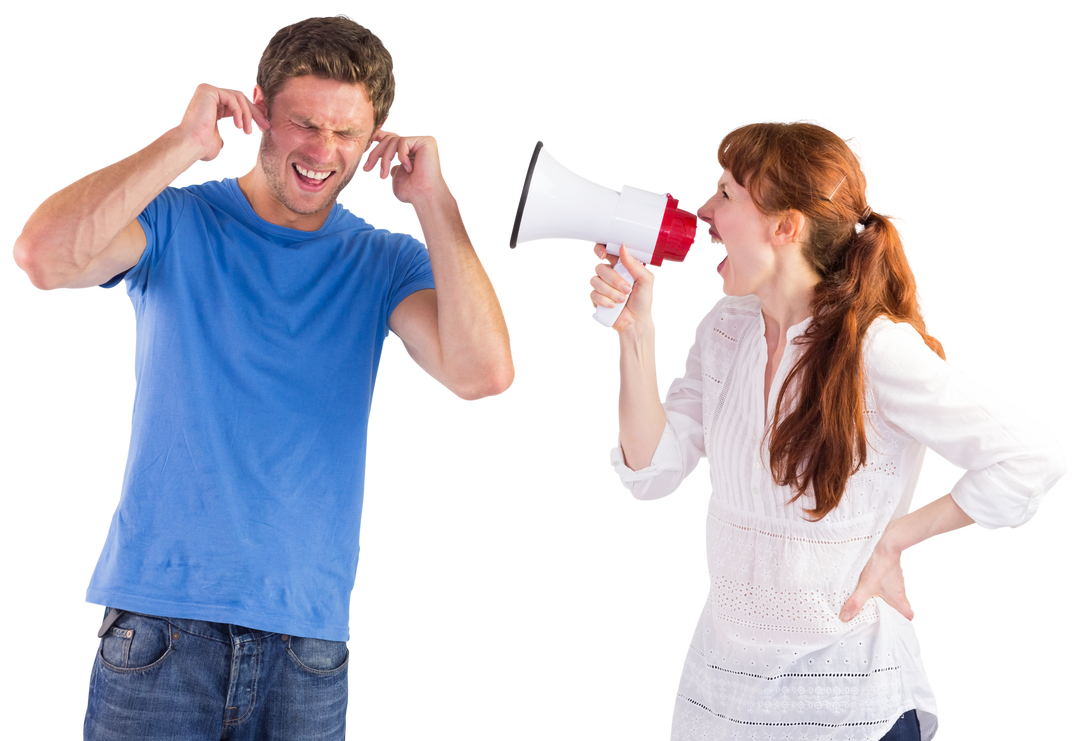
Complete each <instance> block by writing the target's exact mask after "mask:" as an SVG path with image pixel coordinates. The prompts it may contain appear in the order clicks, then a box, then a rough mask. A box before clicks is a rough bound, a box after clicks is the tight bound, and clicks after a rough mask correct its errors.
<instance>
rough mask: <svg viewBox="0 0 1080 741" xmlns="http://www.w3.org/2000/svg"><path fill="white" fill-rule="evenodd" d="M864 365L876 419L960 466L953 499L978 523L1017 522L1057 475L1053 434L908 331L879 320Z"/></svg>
mask: <svg viewBox="0 0 1080 741" xmlns="http://www.w3.org/2000/svg"><path fill="white" fill-rule="evenodd" d="M864 361H865V368H866V373H867V381H868V383H869V384H870V388H871V391H872V398H873V402H874V404H876V409H875V410H873V411H874V412H876V414H877V416H878V417H879V418H880V419H881V420H883V421H884V422H886V423H887V424H888V425H890V426H891V427H893V428H895V429H897V430H900V431H902V432H903V433H905V434H906V435H908V436H910V437H911V438H914V439H915V440H918V441H919V442H921V443H923V444H924V445H926V446H927V447H928V448H930V449H931V450H933V451H935V452H936V453H938V454H939V455H941V456H942V457H943V458H945V459H946V460H947V461H949V462H950V463H952V464H953V465H956V466H959V467H960V468H964V469H967V472H966V473H965V474H964V475H963V476H962V477H961V478H960V480H959V481H958V482H957V483H956V486H955V487H953V490H952V496H953V499H954V500H955V501H956V503H957V504H958V505H959V506H960V508H961V509H963V510H964V512H966V513H967V514H968V516H969V517H971V518H972V519H973V520H975V522H977V523H978V524H979V525H981V526H983V527H986V528H997V527H1003V526H1009V527H1016V526H1018V525H1022V524H1023V523H1025V522H1027V521H1028V520H1030V519H1031V517H1032V516H1033V515H1034V514H1035V510H1036V509H1037V508H1038V506H1039V502H1040V500H1041V499H1042V497H1043V495H1044V494H1045V493H1046V492H1047V491H1048V490H1049V489H1050V487H1051V486H1053V485H1054V483H1055V482H1056V481H1057V480H1058V479H1060V478H1061V477H1062V476H1063V475H1064V473H1065V462H1064V457H1063V455H1062V453H1061V449H1060V446H1059V445H1058V444H1057V442H1056V440H1054V438H1053V436H1052V435H1050V434H1049V433H1048V432H1047V431H1046V430H1045V429H1043V428H1042V427H1041V426H1040V425H1038V424H1037V423H1036V422H1034V421H1033V420H1031V419H1030V418H1028V417H1027V416H1026V415H1024V414H1022V413H1020V412H1019V411H1017V410H1015V409H1012V408H1011V407H1010V406H1009V405H1007V404H1005V403H1003V402H1002V401H1000V400H999V399H996V398H994V396H993V395H992V394H990V393H989V392H987V391H986V389H984V388H982V387H981V386H979V385H978V384H976V383H975V382H973V381H971V380H970V379H968V378H967V377H966V376H964V375H963V374H962V373H960V372H959V371H957V370H955V369H953V368H952V367H951V366H950V365H949V364H948V363H946V362H945V361H944V360H942V359H941V358H939V357H938V356H937V355H936V354H935V353H934V352H933V351H932V350H930V348H928V347H927V346H926V344H925V343H924V342H923V340H922V337H921V336H920V335H919V333H918V332H917V331H916V330H915V329H914V328H913V327H912V326H910V325H908V324H896V323H893V322H890V321H888V320H885V319H879V320H878V321H877V322H876V323H875V324H874V325H873V327H872V328H871V330H870V332H869V334H868V337H867V342H866V344H865V346H864Z"/></svg>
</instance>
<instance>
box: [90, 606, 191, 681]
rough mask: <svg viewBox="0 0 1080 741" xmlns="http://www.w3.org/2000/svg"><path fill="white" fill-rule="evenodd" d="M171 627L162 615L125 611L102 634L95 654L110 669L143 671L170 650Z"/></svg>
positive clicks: (159, 661)
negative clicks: (155, 615) (158, 616)
mask: <svg viewBox="0 0 1080 741" xmlns="http://www.w3.org/2000/svg"><path fill="white" fill-rule="evenodd" d="M173 631H174V629H173V627H172V626H171V625H170V624H169V622H168V621H167V620H165V619H163V618H157V617H151V616H149V615H139V614H136V613H131V612H125V613H123V614H122V615H121V616H120V618H119V619H118V620H117V621H116V622H115V623H114V624H113V626H112V627H111V628H109V629H108V631H107V632H106V633H105V635H104V636H103V637H102V639H101V648H100V649H99V650H98V656H99V658H100V659H101V663H102V664H103V665H104V666H106V667H108V668H109V669H112V670H113V671H117V672H137V671H146V670H147V669H151V668H153V667H155V666H157V665H158V664H160V663H161V662H163V661H164V660H165V658H166V657H168V656H169V654H171V653H172V651H173V636H174V635H177V636H178V635H179V634H177V633H174V632H173Z"/></svg>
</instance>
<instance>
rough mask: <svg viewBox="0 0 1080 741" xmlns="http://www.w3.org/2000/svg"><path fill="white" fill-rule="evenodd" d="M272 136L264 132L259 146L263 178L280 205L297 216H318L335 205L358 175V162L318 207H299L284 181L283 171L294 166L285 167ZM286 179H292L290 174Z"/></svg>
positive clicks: (286, 175)
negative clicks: (271, 138)
mask: <svg viewBox="0 0 1080 741" xmlns="http://www.w3.org/2000/svg"><path fill="white" fill-rule="evenodd" d="M270 137H271V134H270V132H269V131H264V132H263V135H262V141H261V142H260V144H259V167H260V168H262V171H263V176H264V177H265V178H266V186H267V188H268V189H269V190H270V195H272V196H273V197H274V198H275V199H276V200H277V201H278V202H279V203H281V204H282V205H283V206H285V208H287V209H289V210H290V211H292V212H293V213H295V214H300V215H302V216H310V215H311V214H317V213H319V212H320V211H322V210H323V209H324V208H327V207H328V206H330V205H331V204H333V203H334V202H335V201H336V200H337V197H338V194H340V193H341V191H343V190H345V186H346V185H348V184H349V182H350V181H351V180H352V179H353V175H355V174H356V168H357V167H359V166H360V161H359V160H357V161H356V164H355V165H353V166H352V169H351V170H349V171H348V172H347V173H345V174H344V175H343V176H342V178H341V182H340V183H339V184H338V186H337V188H335V189H334V190H333V191H332V192H331V193H329V194H328V195H327V197H326V199H325V200H324V201H323V202H322V203H320V204H319V205H317V206H303V207H301V206H298V205H297V204H296V203H293V202H292V199H291V198H290V197H289V190H288V186H287V184H286V183H285V181H284V180H282V170H283V168H284V169H292V165H289V166H288V167H287V168H286V167H285V158H284V157H279V155H278V151H277V148H276V147H274V145H273V143H272V142H271V141H270ZM285 177H286V178H287V177H290V175H289V174H288V173H286V174H285ZM331 177H333V176H331Z"/></svg>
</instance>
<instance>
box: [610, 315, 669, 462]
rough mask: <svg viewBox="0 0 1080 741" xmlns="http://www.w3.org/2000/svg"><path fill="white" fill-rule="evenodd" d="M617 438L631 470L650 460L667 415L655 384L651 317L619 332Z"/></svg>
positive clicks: (654, 351)
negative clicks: (619, 382) (619, 381)
mask: <svg viewBox="0 0 1080 741" xmlns="http://www.w3.org/2000/svg"><path fill="white" fill-rule="evenodd" d="M619 347H620V357H619V376H620V380H621V385H620V388H619V442H620V444H621V445H622V451H623V459H624V460H625V461H626V465H627V466H628V467H629V468H630V469H632V470H635V471H637V470H639V469H642V468H645V467H646V466H648V465H649V464H650V463H651V462H652V457H653V453H654V452H656V446H657V445H659V444H660V438H661V437H662V436H663V434H664V427H665V426H666V424H667V417H666V416H665V414H664V407H663V405H662V404H661V403H660V392H659V390H658V389H657V385H656V332H655V329H654V327H653V324H652V321H651V319H649V320H639V321H638V322H637V323H635V325H634V326H633V327H632V328H630V329H627V330H625V331H623V332H620V333H619Z"/></svg>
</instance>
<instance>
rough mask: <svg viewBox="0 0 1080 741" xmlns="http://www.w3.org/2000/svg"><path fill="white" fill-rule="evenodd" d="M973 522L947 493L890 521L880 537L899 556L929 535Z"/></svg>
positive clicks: (885, 546)
mask: <svg viewBox="0 0 1080 741" xmlns="http://www.w3.org/2000/svg"><path fill="white" fill-rule="evenodd" d="M974 522H975V521H974V520H973V519H971V518H970V517H969V516H968V515H967V513H966V512H964V510H962V509H960V505H958V504H957V503H956V502H955V501H953V498H952V494H946V495H945V496H943V497H941V498H939V499H935V500H934V501H933V502H930V503H929V504H927V505H924V506H922V507H919V509H917V510H915V511H914V512H909V513H908V514H906V515H904V516H903V517H898V518H897V519H895V520H893V521H892V522H890V523H889V525H888V527H886V528H885V533H884V534H883V535H882V536H881V540H882V543H881V545H882V546H883V547H884V548H885V549H886V550H888V551H889V552H890V553H894V554H896V555H897V556H899V554H900V552H901V551H904V550H906V549H908V548H910V547H911V546H913V545H915V544H917V543H921V542H922V541H924V540H926V539H927V538H932V537H933V536H935V535H940V534H941V533H947V532H949V531H950V530H957V529H959V528H962V527H966V526H967V525H971V524H973V523H974Z"/></svg>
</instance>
